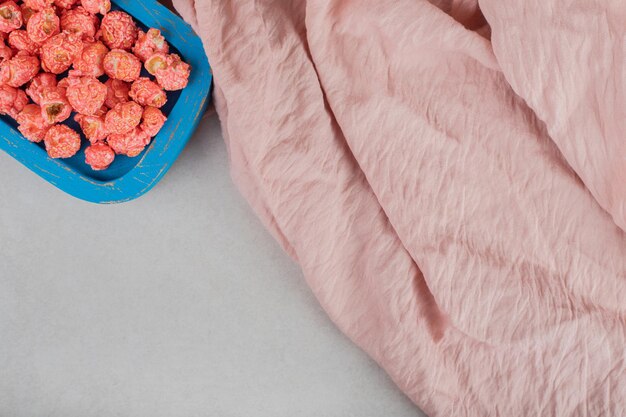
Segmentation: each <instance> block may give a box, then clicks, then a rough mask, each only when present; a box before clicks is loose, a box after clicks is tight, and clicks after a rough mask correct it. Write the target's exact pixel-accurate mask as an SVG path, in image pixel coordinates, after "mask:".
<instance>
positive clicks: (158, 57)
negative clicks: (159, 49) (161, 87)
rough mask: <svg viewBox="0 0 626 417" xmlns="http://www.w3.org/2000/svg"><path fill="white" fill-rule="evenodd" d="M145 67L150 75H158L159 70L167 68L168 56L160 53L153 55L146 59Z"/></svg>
mask: <svg viewBox="0 0 626 417" xmlns="http://www.w3.org/2000/svg"><path fill="white" fill-rule="evenodd" d="M144 67H145V68H146V71H148V72H149V73H150V75H156V73H157V71H158V70H160V69H162V68H165V67H167V55H165V54H160V53H156V54H154V55H152V56H151V57H150V58H148V59H146V62H145V63H144Z"/></svg>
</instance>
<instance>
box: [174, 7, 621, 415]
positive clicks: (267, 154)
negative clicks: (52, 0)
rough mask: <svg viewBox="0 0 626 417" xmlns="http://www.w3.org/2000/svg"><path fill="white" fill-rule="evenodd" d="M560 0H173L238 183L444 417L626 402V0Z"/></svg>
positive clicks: (340, 312)
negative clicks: (566, 4) (200, 64)
mask: <svg viewBox="0 0 626 417" xmlns="http://www.w3.org/2000/svg"><path fill="white" fill-rule="evenodd" d="M434 3H436V4H434ZM556 3H558V2H557V0H548V1H541V2H539V1H538V0H533V1H528V2H517V1H515V0H499V1H496V0H486V1H481V2H480V6H481V7H480V9H479V8H478V3H476V2H475V1H447V2H446V1H439V2H435V1H433V2H432V3H429V2H427V1H425V0H387V1H381V0H376V1H375V0H358V1H356V0H355V1H348V0H327V1H305V0H299V1H248V0H237V1H235V0H231V1H226V0H222V1H217V0H195V1H194V0H174V5H175V6H176V8H177V10H178V11H179V12H180V13H181V15H182V16H183V17H184V18H185V19H186V20H187V21H188V22H189V23H190V24H192V26H194V28H195V30H196V31H197V32H198V33H199V34H200V35H201V36H202V38H203V40H204V44H205V48H206V51H207V54H208V56H209V59H210V61H211V65H212V67H213V70H214V75H215V80H216V97H215V101H216V105H217V109H218V113H219V115H220V119H221V122H222V125H223V132H224V136H225V138H226V141H227V144H228V149H229V155H230V158H231V166H232V176H233V179H234V181H235V182H236V184H237V185H238V187H239V188H240V190H241V192H242V193H243V194H244V196H245V197H246V198H247V199H248V201H249V202H250V204H251V205H252V207H253V208H254V210H255V212H256V213H257V214H258V216H259V217H260V218H261V219H262V221H263V222H264V223H265V225H266V226H267V228H268V229H269V230H270V232H271V233H272V234H273V235H274V237H275V238H276V239H277V240H278V241H279V242H280V243H281V245H282V246H283V248H284V249H285V250H286V251H287V252H288V253H289V254H290V255H291V256H292V257H293V258H294V259H295V260H297V261H298V262H299V264H300V265H301V267H302V270H303V271H304V274H305V276H306V279H307V281H308V284H309V285H310V286H311V288H312V290H313V291H314V293H315V295H316V297H317V298H318V300H319V301H320V303H321V304H322V306H323V307H324V309H325V310H326V311H327V313H328V315H329V316H330V317H331V319H332V320H333V321H334V322H335V323H336V325H337V326H338V327H339V328H340V329H341V330H342V331H343V332H344V333H345V334H346V335H347V336H349V337H350V338H351V339H352V340H353V341H354V342H355V343H356V344H358V345H359V346H360V347H361V348H363V349H364V350H365V351H366V352H367V353H368V354H369V355H371V357H372V358H374V359H375V360H376V361H377V362H378V363H379V364H380V365H381V366H382V367H383V368H384V369H385V370H386V371H387V372H388V373H389V375H390V376H391V377H392V378H393V380H394V381H395V382H396V384H397V385H398V386H399V387H400V388H401V389H402V390H403V391H404V392H405V393H406V395H407V396H409V397H410V398H411V399H412V400H413V401H414V402H415V403H416V404H417V405H418V406H419V407H420V408H422V409H423V410H424V411H425V412H426V413H427V414H428V415H429V416H431V417H437V416H441V417H443V416H458V417H460V416H499V415H500V416H546V415H551V416H612V417H614V416H622V415H626V349H625V346H626V236H625V234H624V232H623V231H622V230H621V229H620V228H619V227H618V225H621V226H623V225H624V224H625V223H624V222H623V221H622V220H623V219H624V217H620V216H622V213H621V212H620V209H621V208H620V207H623V202H622V203H619V198H622V197H623V195H621V194H620V193H619V189H620V187H621V186H622V184H626V181H625V180H624V176H622V177H618V178H617V179H618V180H619V179H620V178H621V181H622V184H614V182H615V178H616V177H615V175H617V174H615V173H616V172H617V170H618V168H616V167H618V166H619V164H617V161H618V160H619V158H621V160H622V161H623V160H624V158H625V157H626V150H625V149H624V144H620V143H618V142H619V139H620V135H622V134H623V133H624V129H623V121H621V119H620V117H621V115H622V112H623V108H619V106H618V104H620V103H621V104H623V103H624V101H623V100H624V95H623V85H624V83H623V82H621V83H620V80H619V77H620V71H623V63H619V62H617V61H615V58H616V55H615V54H616V52H615V51H617V50H618V49H619V48H616V47H615V45H616V44H614V43H610V42H611V39H617V38H619V36H621V35H622V34H623V30H622V32H620V28H624V27H626V25H624V24H623V23H624V22H625V21H626V20H621V21H620V20H619V19H621V18H624V17H626V13H623V12H624V10H623V7H621V6H620V5H619V4H618V2H616V1H613V2H611V1H608V2H605V3H604V5H600V4H599V3H598V2H592V1H577V2H574V3H577V4H578V5H579V6H580V7H578V8H576V7H571V8H570V9H568V10H567V11H565V10H561V14H560V15H559V16H556V15H554V14H553V13H554V10H556V9H558V7H556ZM585 5H586V7H584V6H585ZM437 6H439V7H437ZM603 7H604V8H605V9H606V10H605V9H603ZM481 10H482V13H484V15H485V17H486V22H488V23H489V26H487V25H486V24H485V18H483V16H482V13H481ZM602 13H604V15H611V16H612V17H610V18H607V19H605V20H604V25H605V26H602V25H603V23H602V22H603V21H602V19H601V18H600V17H599V16H602V15H603V14H602ZM620 13H621V14H620ZM586 16H590V17H589V19H588V25H589V26H588V27H582V28H580V29H581V30H583V31H584V30H586V29H588V30H589V31H591V32H597V31H598V28H599V27H605V28H606V30H607V31H608V32H609V34H611V36H612V37H611V36H609V37H598V36H594V35H589V36H588V37H587V38H586V39H588V40H587V41H583V40H581V41H580V43H581V44H580V45H578V47H577V45H575V44H572V42H575V41H577V40H579V36H578V35H575V36H574V35H573V36H570V37H569V40H570V42H569V43H568V44H565V43H564V42H565V40H564V39H563V33H567V31H569V30H571V27H569V26H568V22H580V21H581V19H582V18H583V17H586ZM620 16H621V17H620ZM557 17H558V18H557ZM533 22H534V23H533ZM611 22H613V23H611ZM615 22H618V23H619V22H621V23H622V25H621V26H619V25H615V24H614V23H615ZM533 25H534V26H533ZM521 27H524V28H525V30H526V31H534V32H532V33H531V34H526V32H525V31H524V30H522V29H521ZM507 31H509V32H510V35H507ZM583 38H584V36H583ZM583 38H580V39H583ZM589 39H590V40H589ZM524 42H525V43H524ZM585 42H587V43H588V42H591V43H592V45H588V44H587V43H585ZM595 43H598V45H595ZM606 43H610V44H609V45H606ZM524 45H525V47H522V46H524ZM572 50H574V52H572ZM548 52H551V53H552V54H551V55H550V54H549V53H548ZM542 54H543V55H542ZM617 54H619V51H618V52H617ZM592 55H593V56H592ZM594 56H595V58H597V59H601V60H602V61H603V62H602V65H597V66H596V67H597V68H595V69H594V68H593V67H592V68H586V69H572V68H573V67H576V65H579V63H580V62H586V60H593V59H592V58H594ZM622 57H623V55H622ZM574 58H576V61H572V60H573V59H574ZM555 59H556V60H558V61H555ZM572 72H573V73H574V74H575V75H576V76H577V77H578V82H579V83H580V84H582V86H580V85H578V84H577V85H576V86H573V85H571V82H570V81H571V80H570V77H571V76H572ZM602 77H605V78H606V80H605V82H604V83H603V82H602V79H601V78H602ZM622 81H623V80H622ZM611 83H613V84H611ZM607 85H613V86H614V87H615V90H611V91H610V92H607V93H606V94H605V95H602V94H601V91H600V90H601V89H602V88H603V87H602V86H607ZM620 89H621V90H620ZM575 101H577V103H578V104H576V105H575V104H574V102H575ZM529 106H530V107H529ZM581 129H582V131H583V133H584V132H586V133H587V134H581V133H580V130H581ZM621 138H622V139H624V137H623V136H622V137H621ZM568 140H569V141H571V142H572V143H568V142H567V141H568ZM596 148H601V149H602V152H600V151H598V150H597V149H596ZM585 152H587V153H585ZM603 158H605V159H603ZM607 158H608V159H607ZM609 159H610V161H609ZM583 161H584V162H583ZM624 173H625V174H626V168H624ZM590 190H591V191H590ZM607 190H610V192H609V191H607ZM616 190H617V191H616ZM620 195H621V196H622V197H620ZM624 195H626V193H625V194H624ZM594 196H595V198H594ZM620 204H622V206H620ZM605 210H607V211H608V213H607V211H605ZM622 211H623V209H622ZM620 219H621V220H620Z"/></svg>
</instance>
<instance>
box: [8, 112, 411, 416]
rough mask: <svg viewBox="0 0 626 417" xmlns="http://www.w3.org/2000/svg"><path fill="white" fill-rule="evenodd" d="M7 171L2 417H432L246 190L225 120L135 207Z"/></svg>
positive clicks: (197, 139)
mask: <svg viewBox="0 0 626 417" xmlns="http://www.w3.org/2000/svg"><path fill="white" fill-rule="evenodd" d="M0 178H1V180H2V186H1V187H0V416H2V417H35V416H37V417H39V416H46V417H91V416H93V417H109V416H111V417H112V416H120V417H121V416H124V417H125V416H133V417H143V416H146V417H148V416H149V417H161V416H163V417H204V416H207V417H209V416H210V417H213V416H216V417H218V416H219V417H252V416H254V417H282V416H285V417H325V416H329V417H335V416H336V417H352V416H354V417H370V416H371V417H418V416H421V414H420V412H419V411H418V410H417V408H415V407H414V406H413V405H412V404H411V403H410V402H409V401H408V400H407V399H406V398H405V397H404V396H403V395H402V394H401V393H400V392H399V391H398V390H397V389H396V388H395V386H394V385H393V384H392V383H391V382H390V380H389V378H388V377H387V376H386V375H385V374H384V373H383V372H382V371H381V370H380V369H379V368H378V367H377V366H376V365H375V364H374V363H373V362H372V361H371V360H369V359H368V358H367V356H366V355H365V354H364V353H362V352H361V351H360V350H359V349H358V348H356V347H355V346H353V345H352V344H351V343H350V342H349V341H348V340H347V339H346V338H345V337H344V336H343V335H341V334H340V333H339V331H338V330H336V329H335V328H334V327H333V325H332V324H331V322H330V321H329V320H328V318H327V317H326V316H325V314H324V313H323V311H322V310H321V308H320V307H319V306H318V305H317V303H316V301H315V299H314V298H313V296H312V295H311V293H310V291H309V289H308V288H307V286H306V285H305V283H304V281H303V278H302V275H301V273H300V271H299V269H298V267H297V265H295V264H294V263H293V262H292V261H291V260H290V259H289V258H288V257H287V256H286V255H285V254H284V253H282V251H281V250H280V249H279V247H278V245H277V244H276V243H275V242H274V241H273V240H272V239H271V237H270V236H269V235H268V234H267V233H266V232H265V230H264V229H263V227H262V226H261V224H260V222H259V221H258V220H257V219H256V218H255V217H254V215H253V214H252V212H251V210H250V209H249V208H248V206H247V204H246V203H245V201H244V200H243V198H242V197H240V196H239V194H238V193H237V190H236V189H235V187H234V186H233V185H232V183H231V180H230V177H229V174H228V164H227V156H226V150H225V146H224V143H223V142H222V139H221V135H220V130H219V124H218V122H217V119H216V118H215V117H214V116H213V117H210V118H208V119H206V120H204V121H203V122H202V124H201V127H200V129H199V130H198V132H197V133H196V135H195V136H194V138H193V139H192V140H191V142H190V143H189V145H188V147H187V148H186V150H185V151H184V153H183V155H182V156H181V157H180V159H179V160H178V162H177V163H176V164H175V165H174V167H173V168H172V170H171V171H170V173H169V174H168V175H167V176H166V177H165V179H164V180H163V181H162V182H161V183H160V184H159V185H157V187H156V188H155V189H154V190H153V191H151V192H150V193H149V194H148V195H146V196H144V197H142V198H141V199H139V200H136V201H134V202H130V203H127V204H123V205H119V206H97V205H92V204H88V203H84V202H81V201H78V200H75V199H73V198H71V197H68V196H66V195H65V194H63V193H62V192H61V191H58V190H56V189H55V188H53V187H52V186H50V185H48V184H47V183H45V182H44V181H43V180H40V179H39V178H38V177H36V176H35V175H33V174H31V173H30V172H29V171H28V170H27V169H26V168H24V167H23V166H21V165H20V164H18V163H17V162H16V161H14V160H13V159H11V158H10V157H9V156H7V155H6V154H4V153H2V152H0Z"/></svg>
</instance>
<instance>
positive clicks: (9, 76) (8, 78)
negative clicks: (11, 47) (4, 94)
mask: <svg viewBox="0 0 626 417" xmlns="http://www.w3.org/2000/svg"><path fill="white" fill-rule="evenodd" d="M38 72H39V58H37V57H36V56H33V55H28V54H27V53H24V52H19V53H18V54H17V55H15V56H14V57H13V58H11V59H9V60H7V61H3V62H2V63H0V83H2V84H7V85H9V86H11V87H21V86H22V85H24V84H26V83H27V82H29V81H30V80H32V79H33V78H34V77H35V75H37V73H38Z"/></svg>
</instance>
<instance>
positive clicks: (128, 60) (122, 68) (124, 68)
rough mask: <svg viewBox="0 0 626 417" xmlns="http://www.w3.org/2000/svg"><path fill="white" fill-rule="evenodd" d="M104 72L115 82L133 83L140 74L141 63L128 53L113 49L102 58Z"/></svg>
mask: <svg viewBox="0 0 626 417" xmlns="http://www.w3.org/2000/svg"><path fill="white" fill-rule="evenodd" d="M104 72H106V74H107V75H108V76H109V77H111V78H115V79H116V80H122V81H127V82H132V81H135V80H136V79H137V78H139V74H140V73H141V61H139V58H137V57H136V56H135V55H133V54H131V53H130V52H126V51H124V50H121V49H113V50H112V51H111V52H109V53H108V54H107V55H106V56H105V57H104Z"/></svg>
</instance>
